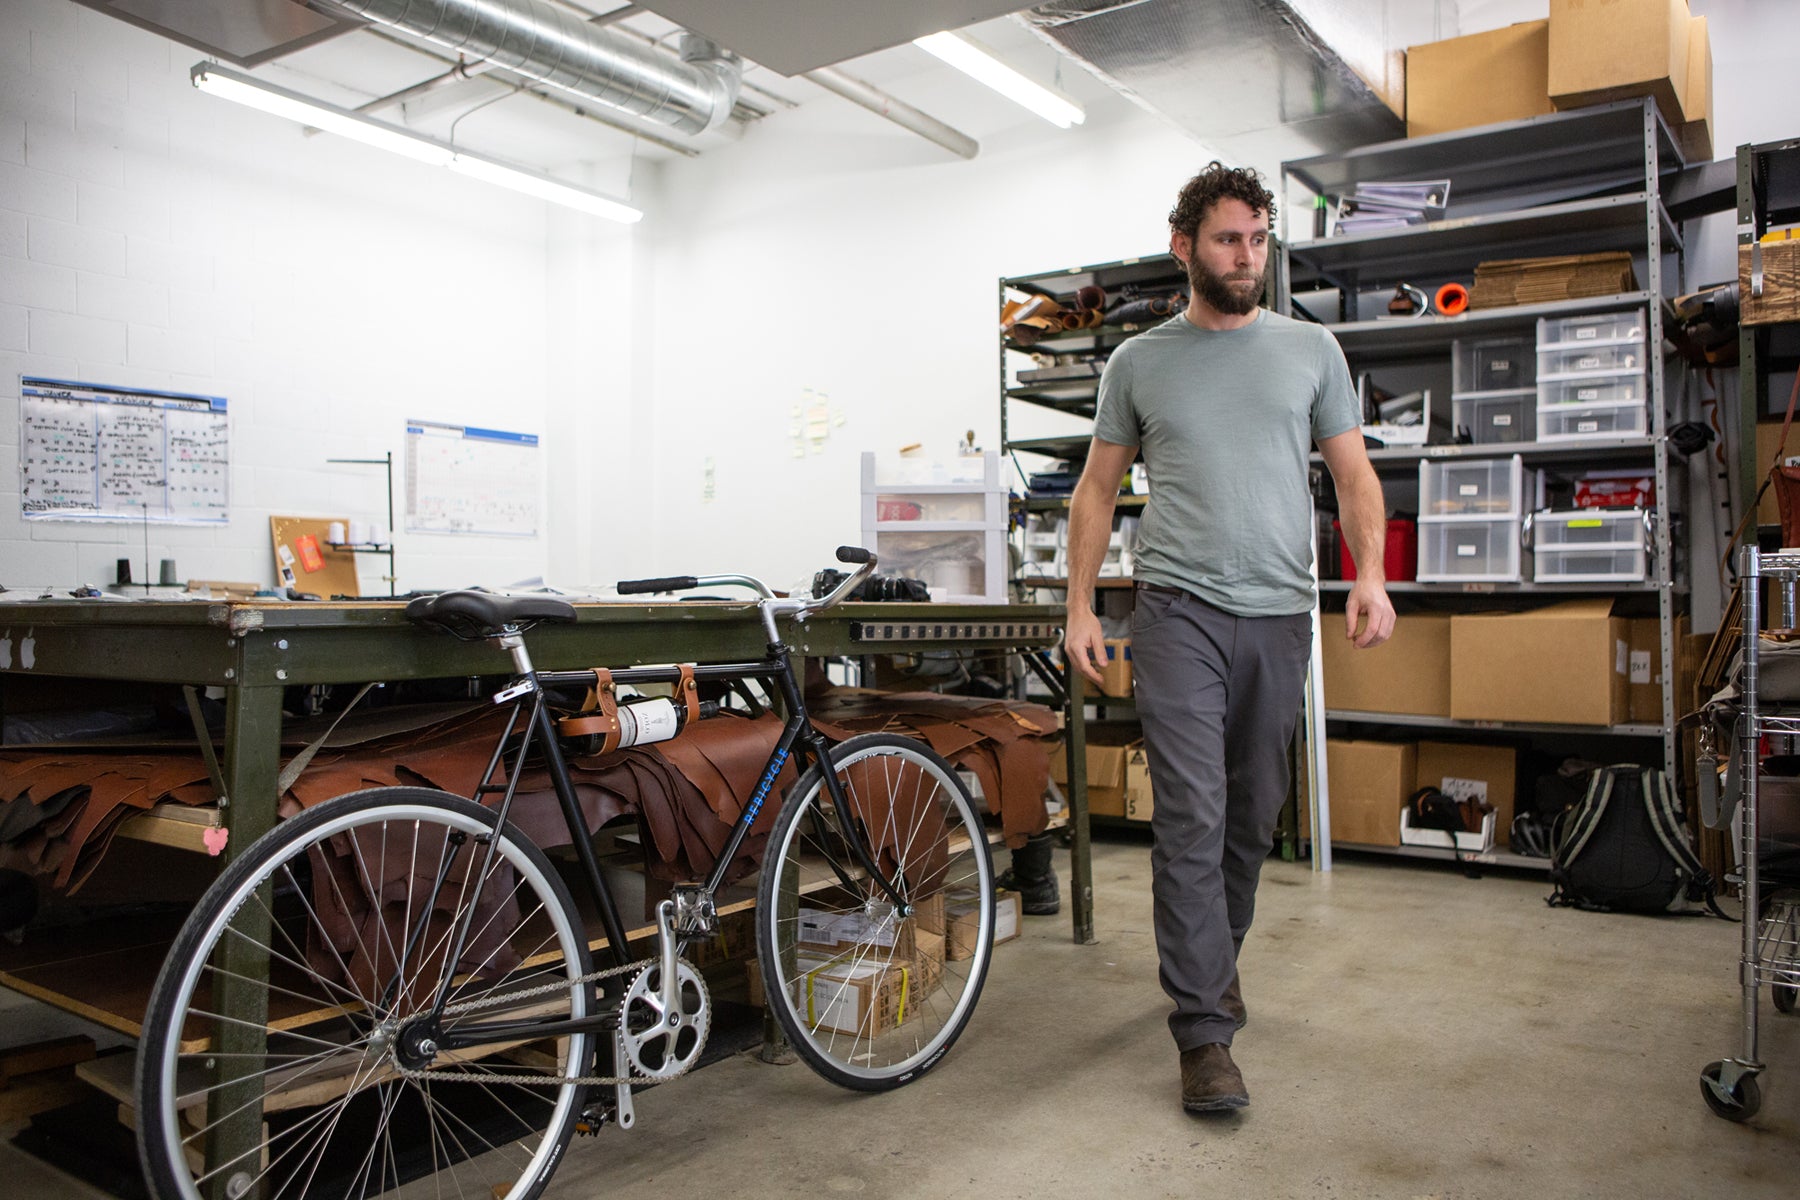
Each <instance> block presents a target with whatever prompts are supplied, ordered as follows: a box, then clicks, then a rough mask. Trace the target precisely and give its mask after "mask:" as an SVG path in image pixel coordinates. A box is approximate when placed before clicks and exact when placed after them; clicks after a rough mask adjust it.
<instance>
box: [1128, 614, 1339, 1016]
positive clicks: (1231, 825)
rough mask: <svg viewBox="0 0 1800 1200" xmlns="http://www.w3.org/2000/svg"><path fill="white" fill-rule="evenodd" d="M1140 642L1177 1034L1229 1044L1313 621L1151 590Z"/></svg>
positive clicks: (1160, 937)
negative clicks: (1231, 1000) (1228, 999)
mask: <svg viewBox="0 0 1800 1200" xmlns="http://www.w3.org/2000/svg"><path fill="white" fill-rule="evenodd" d="M1131 641H1132V648H1131V653H1132V677H1133V684H1134V688H1135V691H1136V694H1137V709H1138V718H1139V720H1140V721H1141V722H1142V723H1143V727H1144V748H1145V749H1146V750H1147V751H1148V753H1149V759H1150V781H1151V784H1152V785H1153V786H1154V788H1155V794H1156V806H1155V809H1154V812H1153V815H1152V817H1151V829H1152V831H1153V833H1154V835H1155V839H1156V841H1155V846H1154V848H1153V849H1152V850H1151V852H1150V865H1151V870H1152V879H1151V894H1152V896H1153V897H1154V901H1155V927H1156V947H1157V951H1158V954H1159V955H1160V958H1161V961H1162V986H1163V990H1164V991H1165V992H1167V993H1168V994H1169V998H1170V999H1171V1000H1173V1001H1174V1002H1175V1011H1174V1013H1172V1014H1171V1015H1170V1017H1169V1030H1170V1032H1171V1033H1173V1034H1174V1035H1175V1044H1176V1046H1177V1047H1178V1048H1180V1049H1182V1050H1191V1049H1193V1048H1194V1047H1196V1046H1203V1045H1205V1044H1207V1043H1208V1042H1221V1043H1223V1044H1225V1045H1230V1044H1231V1035H1232V1033H1233V1028H1232V1019H1231V1018H1230V1017H1229V1016H1227V1015H1225V1013H1224V1012H1222V1011H1221V1010H1220V1007H1219V999H1220V997H1221V996H1222V995H1223V994H1224V992H1225V989H1226V988H1228V987H1229V986H1230V985H1231V980H1232V978H1233V976H1235V974H1236V973H1237V951H1238V947H1239V946H1241V945H1243V941H1244V935H1245V934H1246V933H1248V932H1249V930H1250V921H1251V918H1252V916H1253V915H1254V914H1255V910H1256V881H1257V878H1258V876H1259V875H1260V873H1261V871H1262V864H1263V860H1264V859H1265V858H1267V857H1268V856H1269V850H1270V847H1271V845H1272V843H1273V838H1274V833H1275V822H1276V821H1277V819H1278V818H1279V817H1280V815H1281V806H1282V803H1283V801H1284V800H1285V799H1286V798H1287V790H1288V779H1289V775H1290V771H1289V760H1288V754H1289V743H1290V741H1291V740H1292V738H1293V734H1294V725H1295V722H1296V720H1297V719H1298V717H1299V711H1300V701H1301V696H1302V692H1303V689H1304V686H1305V681H1306V665H1307V662H1308V660H1309V658H1310V657H1311V654H1312V618H1311V616H1310V615H1309V614H1305V613H1302V614H1300V615H1299V616H1292V617H1238V616H1233V615H1232V614H1230V613H1228V612H1224V611H1222V610H1220V609H1217V608H1214V607H1213V606H1212V605H1210V604H1207V603H1206V602H1205V601H1203V600H1201V599H1200V598H1199V597H1197V596H1194V595H1191V594H1190V593H1187V592H1177V591H1174V590H1172V589H1164V588H1160V587H1145V586H1140V587H1139V588H1138V591H1137V607H1136V611H1135V613H1134V615H1133V618H1132V634H1131Z"/></svg>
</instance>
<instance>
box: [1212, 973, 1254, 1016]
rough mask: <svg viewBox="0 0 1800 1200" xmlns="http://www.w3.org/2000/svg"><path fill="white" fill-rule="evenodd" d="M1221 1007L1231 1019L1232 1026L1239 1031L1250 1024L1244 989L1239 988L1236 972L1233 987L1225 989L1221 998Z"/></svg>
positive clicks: (1232, 980) (1233, 974)
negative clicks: (1245, 1007)
mask: <svg viewBox="0 0 1800 1200" xmlns="http://www.w3.org/2000/svg"><path fill="white" fill-rule="evenodd" d="M1219 1007H1220V1008H1222V1009H1224V1010H1225V1015H1226V1016H1228V1017H1230V1018H1231V1021H1232V1024H1234V1025H1236V1026H1237V1027H1238V1028H1239V1029H1242V1028H1243V1027H1244V1026H1245V1025H1247V1024H1249V1021H1250V1014H1249V1013H1248V1012H1247V1011H1246V1010H1245V1009H1244V989H1243V988H1241V987H1239V986H1238V976H1237V973H1236V972H1233V973H1232V976H1231V986H1230V987H1228V988H1226V989H1225V994H1224V995H1223V996H1220V997H1219Z"/></svg>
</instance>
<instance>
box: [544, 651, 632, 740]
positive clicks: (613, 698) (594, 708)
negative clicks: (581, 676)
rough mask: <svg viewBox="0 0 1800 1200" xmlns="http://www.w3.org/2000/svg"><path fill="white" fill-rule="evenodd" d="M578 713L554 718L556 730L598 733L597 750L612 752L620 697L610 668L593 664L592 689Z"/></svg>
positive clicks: (588, 734)
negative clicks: (598, 742) (558, 718)
mask: <svg viewBox="0 0 1800 1200" xmlns="http://www.w3.org/2000/svg"><path fill="white" fill-rule="evenodd" d="M582 708H583V710H584V711H583V712H582V713H581V714H580V715H578V716H573V717H563V718H562V719H561V720H559V721H557V723H556V728H557V732H559V733H561V734H562V735H563V736H564V737H599V738H600V739H601V741H600V753H602V754H611V753H612V752H613V751H614V750H617V749H618V748H619V698H618V694H617V692H616V691H615V690H614V687H613V676H612V672H611V671H609V670H607V669H606V668H605V667H595V668H594V690H593V691H592V692H589V693H588V698H587V703H586V704H584V705H582Z"/></svg>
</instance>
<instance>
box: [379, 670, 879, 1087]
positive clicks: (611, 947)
mask: <svg viewBox="0 0 1800 1200" xmlns="http://www.w3.org/2000/svg"><path fill="white" fill-rule="evenodd" d="M692 670H693V676H694V678H695V679H696V680H702V679H756V680H760V681H763V682H764V683H768V682H773V683H774V684H775V685H776V686H777V688H778V689H779V691H780V693H781V698H782V702H783V703H784V704H785V705H786V706H787V712H788V717H787V721H786V723H785V724H784V725H783V726H782V729H781V736H780V738H779V739H777V741H776V743H775V749H774V751H773V752H772V753H771V754H770V755H769V759H768V762H767V763H766V764H765V765H764V767H763V772H762V775H761V776H760V777H759V778H758V779H757V783H756V789H755V791H754V792H752V794H751V796H750V800H749V802H748V803H746V804H745V805H744V810H743V811H742V812H741V813H739V814H738V819H737V821H736V823H735V824H733V825H732V827H731V835H730V837H729V838H728V839H727V841H726V844H725V848H724V849H723V850H722V851H721V852H720V854H719V856H718V859H717V861H716V862H715V863H714V864H713V869H712V873H711V875H710V876H709V877H708V878H707V880H706V882H705V884H704V885H703V887H704V889H705V892H706V895H708V896H711V895H713V894H714V893H715V892H717V891H718V889H719V888H720V887H721V886H723V884H724V881H725V873H726V871H727V870H729V869H730V866H731V862H732V860H733V859H734V858H736V857H737V852H738V848H739V847H740V846H742V845H743V842H744V838H745V837H746V836H748V834H749V832H750V827H751V825H753V824H754V823H755V821H756V817H757V814H758V813H759V812H761V810H762V806H763V803H764V802H765V801H766V800H767V799H768V795H769V792H770V791H771V790H772V789H773V788H774V786H775V780H776V778H777V776H779V775H780V774H781V770H782V767H783V766H785V765H786V763H787V760H788V758H789V756H790V755H791V754H793V753H794V751H795V749H796V748H798V749H799V750H800V751H801V753H802V754H803V755H805V756H809V757H810V758H811V759H812V760H813V762H814V763H816V764H817V765H818V767H819V774H820V776H821V777H822V779H823V781H824V784H825V789H826V791H827V793H828V794H829V795H830V797H831V803H832V807H833V808H834V810H835V811H836V812H837V815H838V821H839V824H840V827H841V828H842V829H843V831H844V833H845V840H846V841H848V842H849V844H850V850H851V853H852V855H853V856H854V857H855V859H856V863H857V866H859V867H860V868H862V870H863V871H865V872H867V874H868V877H869V878H870V879H873V880H874V881H875V882H876V883H877V885H878V886H879V887H880V888H881V890H882V892H883V893H884V894H885V895H886V896H887V898H888V900H889V901H890V902H891V903H893V904H894V905H895V906H896V907H897V908H899V909H900V910H901V915H902V916H907V915H910V913H911V907H910V905H908V904H907V902H906V901H905V899H904V898H903V897H902V896H901V895H900V893H899V890H898V888H897V887H896V886H895V884H894V882H893V881H892V880H890V879H888V877H887V876H886V875H885V874H884V873H883V872H882V870H881V867H880V864H879V863H878V862H877V861H876V859H875V855H874V854H873V853H872V852H871V851H870V849H869V846H868V844H867V839H865V838H864V837H863V835H862V833H861V831H860V829H859V828H858V826H857V823H856V822H855V821H854V820H853V819H852V815H851V812H850V802H849V798H848V797H847V796H845V794H844V789H843V785H842V784H841V783H840V782H839V781H838V777H837V773H836V772H835V771H832V770H831V769H830V762H831V757H830V749H831V747H830V742H828V741H827V740H826V738H825V736H824V735H823V734H821V733H820V732H819V731H818V730H817V729H814V728H813V725H812V720H811V717H810V716H809V715H808V714H807V711H806V701H805V698H804V697H803V696H802V695H801V692H800V686H799V683H798V682H797V681H796V680H795V678H794V667H793V659H792V656H791V655H790V653H789V651H788V647H787V646H786V645H784V644H782V643H779V642H777V643H775V644H773V645H771V646H770V647H769V653H768V657H767V658H765V659H763V660H762V661H760V662H751V663H713V664H703V665H699V666H695V667H694V668H692ZM680 678H681V671H680V670H679V669H678V668H674V667H634V668H628V669H625V670H619V671H614V672H612V681H613V682H614V683H615V684H641V683H674V682H676V681H677V680H679V679H680ZM521 682H523V681H521ZM594 682H595V676H594V672H593V671H591V670H589V671H534V672H532V674H531V675H530V677H529V683H530V688H529V692H528V695H526V696H521V697H520V698H519V699H518V701H517V702H516V703H514V705H513V710H512V716H511V718H510V719H509V720H508V722H507V727H506V730H505V732H504V733H503V734H502V735H501V737H500V740H499V742H498V743H497V744H496V746H495V748H494V755H493V757H492V758H491V759H490V760H489V762H488V769H487V772H486V773H485V774H484V775H483V776H482V779H481V786H480V787H479V788H477V789H476V801H477V803H479V802H480V797H481V796H482V795H483V794H487V793H491V792H494V791H503V792H504V795H503V796H502V799H501V801H500V807H499V809H498V810H497V814H496V818H495V821H496V824H497V825H498V826H500V827H502V828H504V826H505V824H506V819H507V816H508V814H509V813H510V812H511V810H512V802H513V797H514V795H515V794H516V793H517V791H518V786H519V780H520V778H521V777H522V775H523V774H524V768H525V761H526V759H527V757H528V756H529V753H530V750H531V745H532V742H533V741H534V740H535V741H537V742H538V743H539V744H540V745H541V747H542V749H543V753H544V763H545V766H546V767H547V768H548V770H549V772H550V783H551V787H552V789H553V790H554V791H555V792H556V798H557V800H558V802H559V803H560V804H561V806H562V811H563V820H564V822H565V823H566V824H567V825H568V829H569V838H570V841H571V842H572V843H573V845H574V847H575V856H576V858H577V859H578V860H579V862H580V864H581V871H582V875H583V877H584V878H585V880H586V882H587V886H588V892H589V894H590V895H591V896H592V897H593V900H594V906H595V908H596V909H598V910H599V913H600V921H601V924H602V925H603V926H605V928H606V941H607V949H608V951H609V952H610V953H611V956H612V960H613V965H614V966H621V967H622V966H625V965H626V964H627V963H628V962H630V961H631V960H630V959H629V958H628V957H627V953H626V942H627V938H626V935H625V925H624V922H623V921H622V920H621V919H620V917H619V911H618V906H617V905H616V904H615V902H614V901H613V897H612V890H611V889H610V888H608V887H607V886H606V880H605V878H604V877H603V876H602V875H601V873H600V863H599V860H598V859H597V858H595V856H594V847H593V842H592V834H591V832H590V831H589V830H588V827H587V820H586V818H585V817H583V815H582V812H581V806H580V804H579V803H578V802H577V800H576V798H575V786H574V783H573V781H572V780H571V779H570V776H569V766H568V763H567V761H566V760H565V759H564V758H563V754H562V747H561V745H560V744H559V742H558V741H557V736H556V728H555V725H554V724H553V722H552V720H551V717H550V712H549V709H548V707H547V706H546V705H545V703H544V688H546V687H560V686H581V687H587V686H592V685H593V684H594ZM515 686H516V685H515ZM527 699H529V703H530V705H531V712H530V716H529V718H528V719H527V721H526V726H525V732H524V737H523V739H522V741H521V742H520V744H519V748H518V753H517V757H516V758H515V760H514V762H513V766H512V770H511V771H510V772H509V773H508V775H507V780H506V784H505V786H504V788H500V787H498V786H497V785H494V784H492V783H491V782H490V781H491V780H492V779H493V777H494V772H495V770H496V769H497V768H499V766H500V765H501V763H502V761H503V757H504V750H505V747H506V743H507V741H508V740H510V738H511V736H512V732H513V730H514V728H515V727H516V726H517V725H518V721H519V713H520V711H521V710H522V709H523V708H524V706H525V704H526V703H527ZM800 769H801V770H804V769H805V766H804V764H803V763H802V764H800ZM497 853H498V847H497V846H496V845H495V844H494V843H493V841H492V840H491V839H489V840H488V845H487V853H486V856H485V858H484V860H483V862H482V864H481V870H480V871H479V872H478V873H477V874H476V877H475V886H476V893H475V898H474V901H473V902H472V903H471V905H470V909H469V912H470V917H469V918H468V919H465V921H464V922H463V925H462V927H461V928H460V929H459V930H458V931H457V934H456V944H455V946H454V947H453V949H452V953H451V955H450V957H449V958H448V959H446V960H445V961H447V962H450V963H457V962H460V961H462V954H463V950H464V948H465V946H466V944H467V939H468V934H469V922H470V921H471V920H472V919H473V913H474V911H475V905H477V904H479V902H480V898H481V891H480V889H481V888H482V886H484V884H485V882H486V880H487V874H488V871H489V870H490V869H491V868H492V866H493V859H494V855H495V854H497ZM832 868H833V869H834V870H835V871H836V872H837V875H838V878H839V881H840V882H841V883H842V884H843V885H844V886H845V887H854V886H855V881H854V880H853V879H852V878H851V877H850V875H849V873H848V872H847V871H845V870H844V868H843V866H842V865H841V864H839V863H838V862H836V861H835V860H833V862H832ZM437 886H440V887H441V886H442V882H441V880H440V882H439V884H438V885H437ZM434 890H435V889H434ZM436 901H437V897H436V896H435V895H433V896H432V898H431V902H430V903H429V904H427V905H426V906H425V909H424V912H425V913H427V914H429V913H430V912H432V911H433V908H434V906H435V904H436ZM410 944H411V939H409V945H410ZM454 982H455V971H454V969H452V970H451V971H449V972H447V973H446V976H445V978H444V980H443V982H442V983H441V984H440V986H439V989H438V996H437V1001H436V1003H435V1004H434V1005H433V1006H432V1012H431V1018H430V1019H431V1020H433V1021H437V1020H440V1019H441V1018H442V1016H443V1011H444V1008H445V1006H446V1005H447V1004H448V1003H449V999H450V993H451V991H452V988H453V985H454ZM616 1020H617V1017H616V1015H615V1014H612V1013H603V1014H595V1015H593V1016H590V1017H581V1018H570V1019H567V1020H556V1021H511V1022H492V1023H488V1024H472V1025H462V1026H457V1027H454V1028H451V1029H441V1030H440V1031H439V1035H438V1037H437V1039H436V1042H437V1045H438V1047H439V1049H440V1050H441V1051H445V1050H464V1049H469V1048H472V1047H475V1046H480V1045H485V1044H488V1043H491V1042H500V1041H512V1040H516V1039H517V1038H520V1037H531V1038H533V1039H536V1038H546V1037H561V1036H564V1035H567V1034H572V1033H590V1032H598V1031H601V1030H604V1029H607V1028H610V1027H611V1026H612V1025H613V1024H614V1023H616Z"/></svg>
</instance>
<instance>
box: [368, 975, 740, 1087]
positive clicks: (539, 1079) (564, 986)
mask: <svg viewBox="0 0 1800 1200" xmlns="http://www.w3.org/2000/svg"><path fill="white" fill-rule="evenodd" d="M682 961H685V960H680V959H678V960H677V962H682ZM657 962H658V960H657V959H655V958H642V959H639V960H638V961H636V962H630V963H626V964H625V965H624V966H622V967H607V968H606V969H605V970H601V971H589V972H588V973H587V974H586V975H582V976H579V977H577V978H575V979H564V980H558V981H557V982H555V983H547V984H543V985H541V986H539V987H532V988H526V989H524V990H523V991H518V992H508V993H507V994H506V995H504V996H495V997H492V998H484V999H479V1000H465V1001H463V1002H462V1003H461V1004H449V1005H445V1006H444V1015H445V1016H446V1017H451V1016H461V1015H462V1014H463V1013H466V1012H474V1011H476V1010H477V1009H480V1008H484V1007H491V1006H493V1005H497V1004H513V1003H516V1002H518V1001H520V1000H523V999H526V998H528V997H531V996H546V995H549V994H551V993H552V992H561V991H566V990H568V989H569V988H570V987H578V986H581V985H583V984H589V983H598V982H600V981H601V980H602V979H610V978H612V977H613V976H615V975H623V974H625V973H627V972H629V971H637V972H640V973H641V972H644V971H648V970H649V969H650V968H651V967H653V966H656V965H657ZM699 978H700V976H699V973H698V972H695V979H696V980H698V979H699ZM700 986H701V990H702V992H703V993H704V991H705V984H704V983H702V984H701V985H700ZM630 990H631V989H630V988H627V989H626V991H628V992H629V991H630ZM619 1019H620V1020H621V1021H623V1020H624V1015H623V1014H621V1015H620V1018H619ZM699 1061H700V1056H699V1055H698V1054H696V1055H694V1061H693V1062H692V1063H689V1064H688V1065H687V1066H685V1067H683V1068H681V1070H679V1071H676V1072H675V1073H674V1074H673V1075H664V1076H663V1077H661V1078H660V1079H651V1078H650V1077H649V1076H647V1075H629V1074H627V1075H576V1076H568V1075H504V1076H502V1075H495V1074H493V1073H488V1074H478V1073H476V1072H474V1071H434V1070H431V1069H430V1068H426V1069H424V1070H414V1069H411V1068H408V1067H403V1066H401V1065H400V1064H399V1063H398V1062H395V1063H394V1064H393V1069H394V1070H395V1071H396V1072H397V1073H399V1074H400V1075H402V1076H404V1077H405V1078H407V1079H428V1080H431V1081H432V1082H434V1083H495V1082H501V1081H504V1082H506V1083H509V1084H527V1085H540V1084H541V1085H544V1086H549V1087H557V1086H564V1085H568V1084H574V1085H577V1086H579V1087H618V1086H620V1085H622V1084H633V1083H668V1082H670V1081H671V1080H675V1079H680V1078H681V1077H682V1076H683V1075H686V1074H687V1073H688V1072H689V1071H692V1070H693V1069H694V1067H695V1065H697V1064H698V1063H699Z"/></svg>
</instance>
